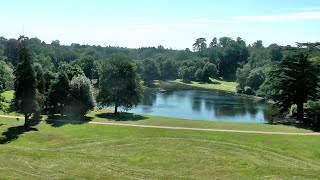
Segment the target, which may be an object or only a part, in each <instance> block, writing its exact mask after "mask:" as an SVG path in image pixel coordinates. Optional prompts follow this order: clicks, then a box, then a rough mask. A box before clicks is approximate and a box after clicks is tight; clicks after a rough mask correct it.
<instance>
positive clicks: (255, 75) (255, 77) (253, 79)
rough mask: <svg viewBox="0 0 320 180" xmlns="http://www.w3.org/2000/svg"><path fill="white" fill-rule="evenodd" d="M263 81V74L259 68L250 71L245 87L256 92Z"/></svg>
mask: <svg viewBox="0 0 320 180" xmlns="http://www.w3.org/2000/svg"><path fill="white" fill-rule="evenodd" d="M264 80H265V74H264V72H263V70H262V69H261V68H256V69H253V70H251V72H250V74H249V76H248V78H247V80H246V86H250V87H251V88H252V89H253V90H258V89H259V87H260V86H261V85H262V83H263V82H264Z"/></svg>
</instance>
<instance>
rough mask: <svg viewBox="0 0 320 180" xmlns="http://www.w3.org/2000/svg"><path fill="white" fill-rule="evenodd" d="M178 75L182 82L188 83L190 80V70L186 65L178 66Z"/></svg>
mask: <svg viewBox="0 0 320 180" xmlns="http://www.w3.org/2000/svg"><path fill="white" fill-rule="evenodd" d="M179 77H180V78H181V79H182V81H183V82H184V83H189V82H190V81H191V77H190V71H189V68H188V67H187V66H182V67H180V68H179Z"/></svg>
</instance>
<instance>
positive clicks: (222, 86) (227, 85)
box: [170, 79, 238, 93]
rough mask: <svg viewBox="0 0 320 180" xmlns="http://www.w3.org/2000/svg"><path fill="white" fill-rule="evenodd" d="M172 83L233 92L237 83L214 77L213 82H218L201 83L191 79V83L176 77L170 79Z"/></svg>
mask: <svg viewBox="0 0 320 180" xmlns="http://www.w3.org/2000/svg"><path fill="white" fill-rule="evenodd" d="M170 82H173V83H178V84H184V85H188V86H193V87H198V88H203V89H209V90H219V91H225V92H231V93H235V92H236V87H237V85H238V84H237V83H236V82H228V81H222V80H217V79H215V80H214V82H218V83H219V84H215V83H212V84H203V83H199V82H195V81H191V83H188V84H187V83H183V82H182V80H181V79H176V80H174V81H170Z"/></svg>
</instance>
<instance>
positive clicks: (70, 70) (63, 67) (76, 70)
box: [59, 62, 84, 81]
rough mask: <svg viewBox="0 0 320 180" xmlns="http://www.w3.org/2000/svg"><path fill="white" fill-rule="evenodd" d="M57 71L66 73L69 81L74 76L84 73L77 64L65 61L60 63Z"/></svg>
mask: <svg viewBox="0 0 320 180" xmlns="http://www.w3.org/2000/svg"><path fill="white" fill-rule="evenodd" d="M59 72H64V73H66V74H67V76H68V78H69V80H70V81H71V79H72V78H73V77H74V76H81V75H84V72H83V70H82V69H81V67H80V66H79V65H77V64H69V63H67V62H62V63H60V65H59Z"/></svg>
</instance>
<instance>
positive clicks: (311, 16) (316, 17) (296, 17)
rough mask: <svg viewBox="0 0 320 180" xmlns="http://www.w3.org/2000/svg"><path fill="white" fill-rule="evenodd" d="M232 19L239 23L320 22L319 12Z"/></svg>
mask: <svg viewBox="0 0 320 180" xmlns="http://www.w3.org/2000/svg"><path fill="white" fill-rule="evenodd" d="M232 19H234V20H240V21H282V20H320V12H302V13H294V14H278V15H267V16H237V17H234V18H232Z"/></svg>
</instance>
